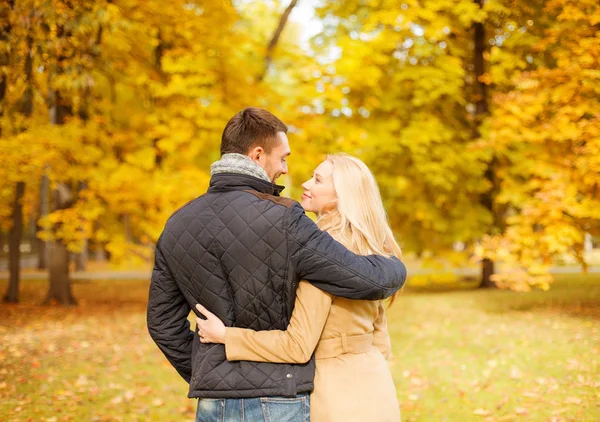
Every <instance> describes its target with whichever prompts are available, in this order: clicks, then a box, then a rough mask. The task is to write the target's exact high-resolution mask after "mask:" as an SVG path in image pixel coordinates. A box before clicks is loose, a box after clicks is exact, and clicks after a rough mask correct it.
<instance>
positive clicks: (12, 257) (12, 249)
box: [4, 182, 25, 303]
mask: <svg viewBox="0 0 600 422" xmlns="http://www.w3.org/2000/svg"><path fill="white" fill-rule="evenodd" d="M24 195H25V183H24V182H17V186H16V188H15V201H14V203H13V212H12V227H11V229H10V234H9V241H8V242H9V243H8V245H9V246H8V248H9V258H8V259H9V272H10V275H9V281H8V290H7V291H6V295H5V296H4V301H5V302H11V303H17V302H19V270H20V268H21V238H22V237H23V204H22V200H23V196H24Z"/></svg>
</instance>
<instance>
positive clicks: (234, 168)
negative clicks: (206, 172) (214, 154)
mask: <svg viewBox="0 0 600 422" xmlns="http://www.w3.org/2000/svg"><path fill="white" fill-rule="evenodd" d="M219 173H237V174H245V175H247V176H254V177H256V178H258V179H262V180H265V181H267V182H269V183H271V179H269V175H268V174H267V172H266V171H265V169H263V168H262V167H261V166H259V165H258V164H256V163H255V162H254V161H252V159H251V158H250V157H248V156H247V155H242V154H236V153H231V154H223V155H222V156H221V159H220V160H219V161H215V162H214V163H212V165H211V166H210V175H211V176H213V175H215V174H219Z"/></svg>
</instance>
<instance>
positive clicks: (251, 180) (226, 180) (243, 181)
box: [208, 173, 285, 196]
mask: <svg viewBox="0 0 600 422" xmlns="http://www.w3.org/2000/svg"><path fill="white" fill-rule="evenodd" d="M249 189H250V190H255V191H258V192H261V193H266V194H269V195H274V196H279V195H280V194H281V192H282V191H283V189H285V187H284V186H280V185H276V184H274V183H270V182H267V181H266V180H262V179H259V178H258V177H254V176H249V175H246V174H239V173H217V174H213V175H212V177H211V178H210V185H209V188H208V193H215V192H225V191H232V190H249Z"/></svg>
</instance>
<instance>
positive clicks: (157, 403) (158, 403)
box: [152, 399, 165, 407]
mask: <svg viewBox="0 0 600 422" xmlns="http://www.w3.org/2000/svg"><path fill="white" fill-rule="evenodd" d="M163 404H165V402H164V401H162V400H161V399H154V400H152V406H154V407H160V406H162V405H163Z"/></svg>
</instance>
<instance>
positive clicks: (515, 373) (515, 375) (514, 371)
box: [510, 366, 523, 380]
mask: <svg viewBox="0 0 600 422" xmlns="http://www.w3.org/2000/svg"><path fill="white" fill-rule="evenodd" d="M510 378H511V379H513V380H518V379H521V378H523V374H521V371H520V370H519V368H517V367H516V366H513V367H512V368H510Z"/></svg>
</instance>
